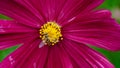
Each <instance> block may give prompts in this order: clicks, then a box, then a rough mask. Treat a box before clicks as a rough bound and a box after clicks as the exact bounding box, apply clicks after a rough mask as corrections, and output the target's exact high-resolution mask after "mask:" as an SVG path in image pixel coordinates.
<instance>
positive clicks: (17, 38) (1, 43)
mask: <svg viewBox="0 0 120 68" xmlns="http://www.w3.org/2000/svg"><path fill="white" fill-rule="evenodd" d="M35 37H37V38H38V37H39V35H38V34H36V33H27V34H26V33H24V34H12V35H1V36H0V38H1V39H0V50H1V49H5V48H8V47H11V46H15V45H17V44H25V43H29V42H28V41H26V40H32V39H34V38H35Z"/></svg>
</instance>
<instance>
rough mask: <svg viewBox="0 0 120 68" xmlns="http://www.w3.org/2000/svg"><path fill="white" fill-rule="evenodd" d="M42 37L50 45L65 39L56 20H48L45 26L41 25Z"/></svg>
mask: <svg viewBox="0 0 120 68" xmlns="http://www.w3.org/2000/svg"><path fill="white" fill-rule="evenodd" d="M39 31H40V32H39V33H40V38H41V39H42V41H44V43H45V44H47V45H49V46H53V45H55V44H56V43H58V42H59V40H63V38H62V34H61V27H60V26H59V25H58V24H57V23H55V22H47V23H46V24H44V25H43V26H41V29H40V30H39Z"/></svg>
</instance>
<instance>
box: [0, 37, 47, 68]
mask: <svg viewBox="0 0 120 68" xmlns="http://www.w3.org/2000/svg"><path fill="white" fill-rule="evenodd" d="M39 44H40V40H38V39H37V40H35V39H34V40H31V41H29V43H28V44H25V45H23V46H21V47H20V48H18V49H17V50H16V51H14V52H13V53H12V54H10V55H9V56H7V57H6V58H5V59H4V60H3V61H2V64H1V67H2V68H39V66H40V67H41V68H43V66H44V64H45V61H46V59H47V54H48V47H46V46H45V47H42V48H39V46H38V45H39Z"/></svg>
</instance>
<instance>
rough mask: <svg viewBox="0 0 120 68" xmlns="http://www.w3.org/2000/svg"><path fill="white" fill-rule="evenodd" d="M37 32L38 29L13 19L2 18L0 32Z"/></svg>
mask: <svg viewBox="0 0 120 68" xmlns="http://www.w3.org/2000/svg"><path fill="white" fill-rule="evenodd" d="M30 32H37V30H36V29H34V28H30V27H28V26H25V25H22V24H19V22H17V21H13V20H0V34H13V33H30Z"/></svg>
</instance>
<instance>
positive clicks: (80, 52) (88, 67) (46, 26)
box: [0, 0, 120, 68]
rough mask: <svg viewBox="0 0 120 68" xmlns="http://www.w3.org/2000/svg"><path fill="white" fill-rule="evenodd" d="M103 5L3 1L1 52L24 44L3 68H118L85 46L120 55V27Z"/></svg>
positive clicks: (80, 0)
mask: <svg viewBox="0 0 120 68" xmlns="http://www.w3.org/2000/svg"><path fill="white" fill-rule="evenodd" d="M102 2H103V0H0V13H1V14H4V15H6V16H9V17H11V18H12V20H0V49H5V48H8V47H11V46H15V45H17V44H21V46H19V48H18V49H16V50H15V51H14V52H13V53H11V54H10V55H8V56H7V57H6V58H5V59H4V60H3V61H2V62H1V64H0V68H114V66H113V65H112V64H111V63H110V62H109V61H108V60H107V59H106V58H105V57H104V56H102V55H101V54H100V53H98V52H96V51H95V50H93V49H91V48H90V47H89V46H87V45H93V46H96V47H100V48H104V49H107V50H111V51H116V50H120V42H119V41H120V27H119V24H118V23H117V22H116V21H115V20H114V19H112V18H111V13H110V11H108V10H93V9H94V8H96V7H97V6H99V5H100V4H101V3H102Z"/></svg>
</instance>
